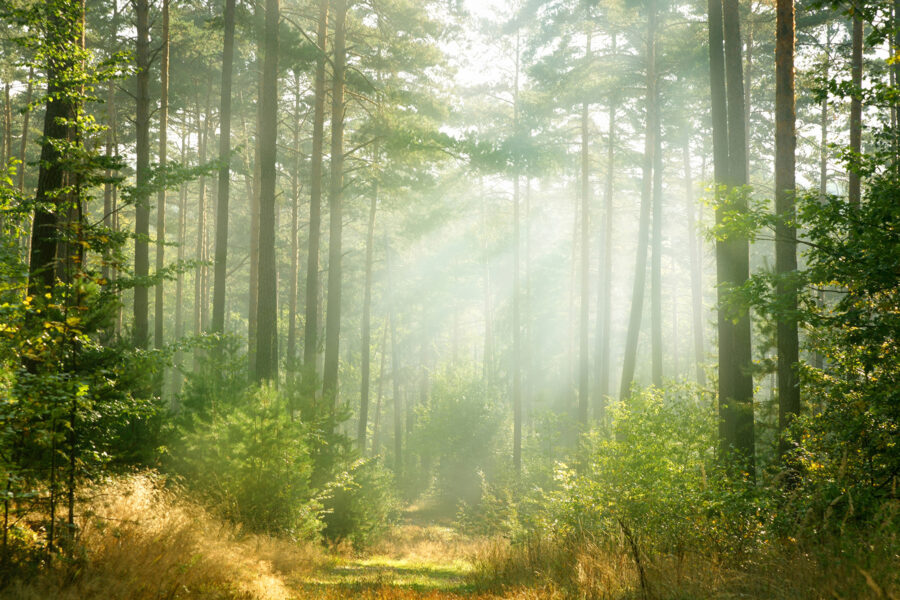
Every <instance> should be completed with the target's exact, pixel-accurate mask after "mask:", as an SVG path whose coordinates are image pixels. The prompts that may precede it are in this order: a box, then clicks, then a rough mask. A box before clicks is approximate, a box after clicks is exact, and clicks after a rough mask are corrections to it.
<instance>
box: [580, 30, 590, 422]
mask: <svg viewBox="0 0 900 600" xmlns="http://www.w3.org/2000/svg"><path fill="white" fill-rule="evenodd" d="M586 37H587V40H586V43H587V45H586V49H585V57H584V58H585V62H586V63H587V64H588V65H590V61H591V32H590V31H588V32H587V36H586ZM588 108H589V107H588V103H587V102H584V103H583V104H582V105H581V307H580V308H581V314H580V315H579V328H578V337H579V340H578V342H579V343H578V355H579V368H578V422H579V423H580V424H581V428H582V431H587V428H588V405H589V403H590V393H591V392H590V385H589V381H590V380H589V373H588V370H589V366H588V365H589V362H588V361H589V360H590V356H589V352H588V331H589V329H590V326H591V324H590V298H591V286H590V274H591V253H590V249H591V244H590V231H591V177H590V170H591V154H590V148H589V145H588V144H589V142H590V131H589V123H590V115H589V114H588Z"/></svg>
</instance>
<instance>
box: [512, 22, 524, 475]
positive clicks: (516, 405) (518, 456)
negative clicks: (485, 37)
mask: <svg viewBox="0 0 900 600" xmlns="http://www.w3.org/2000/svg"><path fill="white" fill-rule="evenodd" d="M519 46H520V35H519V32H518V31H516V74H515V82H514V88H513V131H514V133H518V130H519V62H520V49H519ZM519 194H520V191H519V165H516V166H515V175H514V177H513V289H512V312H513V314H512V328H513V331H512V334H513V355H512V365H511V368H510V371H511V376H512V405H513V469H515V472H516V474H517V475H518V474H520V473H521V472H522V371H521V358H522V326H521V314H520V308H521V307H520V304H519V300H520V298H519V296H520V293H521V289H520V287H521V282H520V281H519V246H520V239H519V238H520V237H521V234H520V224H519V219H520V215H519V212H520V211H519Z"/></svg>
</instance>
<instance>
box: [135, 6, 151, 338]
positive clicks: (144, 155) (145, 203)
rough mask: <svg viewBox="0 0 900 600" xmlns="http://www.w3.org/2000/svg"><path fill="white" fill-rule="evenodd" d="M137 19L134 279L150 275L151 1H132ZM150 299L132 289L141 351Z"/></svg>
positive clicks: (142, 285)
mask: <svg viewBox="0 0 900 600" xmlns="http://www.w3.org/2000/svg"><path fill="white" fill-rule="evenodd" d="M134 9H135V13H136V17H137V48H136V52H135V66H136V67H137V76H136V80H137V93H136V94H135V105H136V106H135V119H134V130H135V138H136V141H135V159H136V163H137V164H136V167H135V171H136V181H135V186H136V188H137V190H136V193H135V209H134V235H135V238H134V276H135V277H136V278H138V279H141V278H146V277H147V276H148V275H149V274H150V250H149V247H148V245H147V244H148V240H149V237H150V194H149V189H148V184H149V182H150V1H149V0H134ZM149 309H150V298H149V290H148V288H147V285H146V283H143V282H139V283H138V285H136V286H135V287H134V323H133V327H134V344H135V346H137V347H139V348H143V347H145V346H146V345H147V343H148V342H149V338H150V336H149V333H150V328H149V314H148V313H149Z"/></svg>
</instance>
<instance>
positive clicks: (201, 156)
mask: <svg viewBox="0 0 900 600" xmlns="http://www.w3.org/2000/svg"><path fill="white" fill-rule="evenodd" d="M208 142H209V106H208V105H207V107H206V115H201V112H200V105H199V104H198V105H197V145H198V160H199V162H200V164H201V165H205V164H206V150H207V145H208ZM199 183H200V193H199V195H198V199H197V248H196V255H195V256H196V260H197V261H198V262H202V261H204V260H206V253H205V250H206V244H205V243H204V239H203V238H204V236H205V235H206V176H205V175H200V181H199ZM203 309H204V306H203V267H202V266H201V265H198V266H197V268H196V269H195V270H194V335H195V336H200V335H201V334H202V333H203ZM199 358H200V350H199V349H195V350H194V369H195V370H196V369H197V368H198V366H199Z"/></svg>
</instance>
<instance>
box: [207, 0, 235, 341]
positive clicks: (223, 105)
mask: <svg viewBox="0 0 900 600" xmlns="http://www.w3.org/2000/svg"><path fill="white" fill-rule="evenodd" d="M234 4H235V0H225V15H224V16H225V38H224V42H223V45H222V87H221V90H220V96H219V163H220V164H219V188H218V190H217V193H218V201H217V204H216V262H215V271H214V274H213V276H214V279H215V281H214V282H213V309H212V331H213V333H223V332H224V331H225V290H226V285H227V278H228V203H229V196H230V186H231V80H232V74H233V70H234V10H235V7H234Z"/></svg>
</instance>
